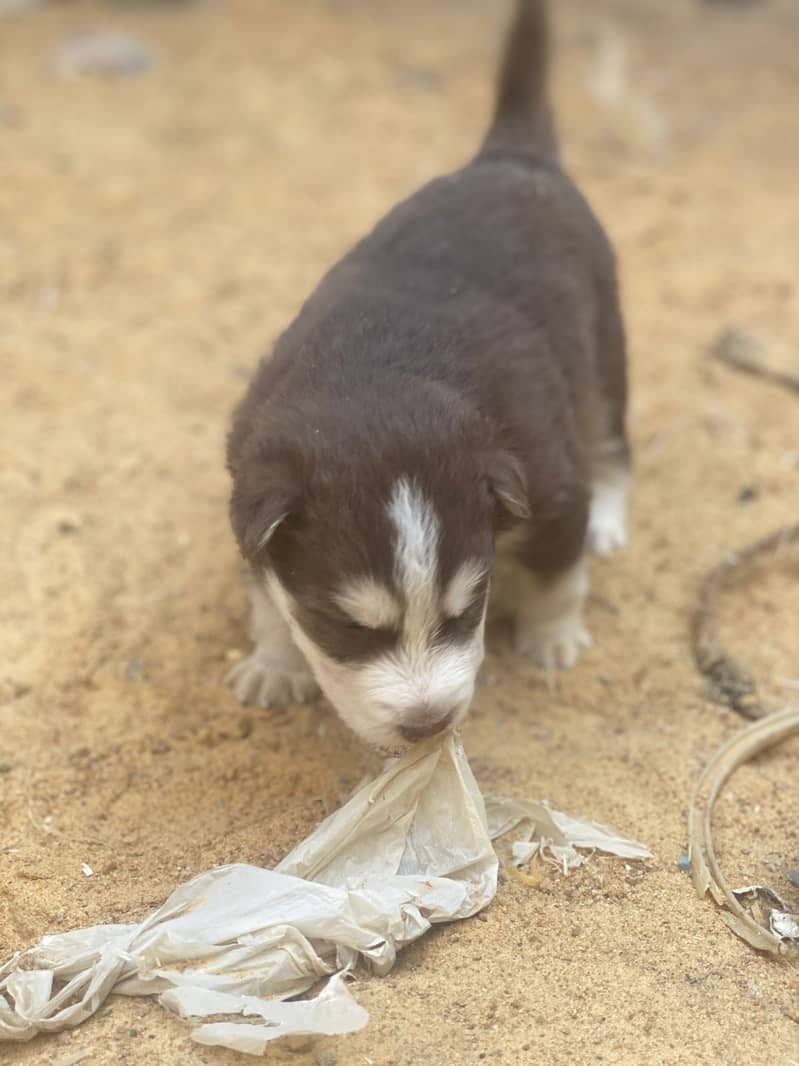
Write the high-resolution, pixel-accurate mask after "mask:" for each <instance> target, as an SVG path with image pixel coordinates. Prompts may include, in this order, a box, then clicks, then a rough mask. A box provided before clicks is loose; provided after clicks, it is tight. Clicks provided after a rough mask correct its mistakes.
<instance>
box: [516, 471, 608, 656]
mask: <svg viewBox="0 0 799 1066" xmlns="http://www.w3.org/2000/svg"><path fill="white" fill-rule="evenodd" d="M530 483H531V484H534V483H533V481H532V478H531V479H530ZM542 484H543V482H542ZM588 507H589V487H588V476H587V472H586V471H585V470H584V469H583V468H582V467H579V468H577V467H575V468H574V469H572V470H571V471H568V472H567V474H564V476H563V477H562V478H560V479H559V480H558V481H557V482H556V483H554V484H550V486H549V491H548V492H547V494H546V495H544V496H541V497H540V498H539V499H538V500H537V501H535V502H533V504H532V505H531V508H530V509H531V513H532V517H531V519H530V521H529V522H525V523H524V524H522V525H519V526H517V527H516V528H515V529H514V530H512V531H510V532H509V533H508V534H505V535H504V537H500V539H499V540H498V542H497V566H496V571H497V576H498V577H499V578H500V592H501V594H502V595H503V599H504V600H505V602H506V604H507V606H508V607H510V610H511V612H512V614H513V616H514V617H515V622H516V632H515V648H516V651H517V652H519V653H521V654H523V655H528V656H530V657H531V658H532V659H533V660H534V661H535V662H536V663H537V664H538V665H539V666H541V667H543V668H544V669H547V670H552V669H555V668H557V667H561V668H564V669H568V668H569V667H572V666H574V664H575V662H576V661H577V658H578V656H579V654H580V651H581V649H582V648H587V647H590V644H591V637H590V636H589V634H588V631H587V629H586V628H585V626H584V625H583V605H584V603H585V598H586V596H587V594H588V562H587V558H586V554H585V538H586V526H587V522H588ZM509 579H510V580H509ZM509 593H510V595H509Z"/></svg>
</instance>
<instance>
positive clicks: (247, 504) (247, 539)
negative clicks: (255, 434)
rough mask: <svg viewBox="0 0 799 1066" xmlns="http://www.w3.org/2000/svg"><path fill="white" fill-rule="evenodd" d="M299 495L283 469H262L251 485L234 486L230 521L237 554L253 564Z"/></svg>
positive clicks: (297, 503) (290, 511)
mask: <svg viewBox="0 0 799 1066" xmlns="http://www.w3.org/2000/svg"><path fill="white" fill-rule="evenodd" d="M298 506H299V493H298V491H297V488H296V484H295V483H294V480H293V478H292V477H291V474H290V473H289V471H288V470H287V469H286V468H285V467H281V466H276V467H274V468H269V467H267V468H264V469H262V470H260V471H259V476H258V478H257V481H256V482H255V483H254V484H252V485H247V486H246V487H245V486H243V485H234V488H233V495H232V497H231V500H230V521H231V525H232V526H233V532H234V533H235V534H236V540H237V541H238V542H239V549H240V550H241V554H242V555H243V556H244V558H245V559H246V560H247V561H248V562H254V561H255V560H256V559H257V558H258V556H259V555H261V553H262V552H263V551H264V549H265V548H266V547H267V546H268V544H269V542H270V540H271V539H272V537H273V536H274V534H275V533H276V531H277V530H278V528H279V526H280V524H281V523H282V522H283V521H285V519H286V518H288V516H289V515H290V514H292V513H293V512H295V511H296V510H297V508H298Z"/></svg>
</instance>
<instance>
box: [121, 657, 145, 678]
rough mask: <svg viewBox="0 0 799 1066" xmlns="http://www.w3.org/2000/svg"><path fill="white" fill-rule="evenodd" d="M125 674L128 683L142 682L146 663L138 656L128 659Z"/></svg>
mask: <svg viewBox="0 0 799 1066" xmlns="http://www.w3.org/2000/svg"><path fill="white" fill-rule="evenodd" d="M125 673H126V675H127V678H128V681H141V679H142V678H143V677H144V663H143V662H142V661H141V659H139V658H138V656H136V655H134V656H132V658H130V659H128V664H127V666H126V667H125Z"/></svg>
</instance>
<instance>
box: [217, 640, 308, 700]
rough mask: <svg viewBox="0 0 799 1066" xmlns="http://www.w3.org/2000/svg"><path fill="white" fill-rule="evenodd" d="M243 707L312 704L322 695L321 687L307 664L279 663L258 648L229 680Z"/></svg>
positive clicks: (228, 676)
mask: <svg viewBox="0 0 799 1066" xmlns="http://www.w3.org/2000/svg"><path fill="white" fill-rule="evenodd" d="M225 681H226V682H227V684H228V685H230V687H231V688H232V689H233V691H234V692H235V694H236V699H237V700H238V701H239V703H243V704H254V705H255V706H257V707H285V706H286V705H287V704H290V703H309V702H310V701H311V700H313V699H315V698H316V697H317V696H318V695H319V686H318V685H317V683H316V681H315V680H314V678H313V675H312V674H311V672H310V670H309V669H308V668H307V667H306V666H305V665H303V664H296V665H295V664H293V663H292V664H291V665H289V666H286V664H285V663H279V662H276V661H275V659H274V658H270V657H269V656H268V655H265V654H264V653H263V652H261V651H259V650H258V649H257V648H256V650H255V651H254V652H253V653H252V655H248V656H247V658H246V659H242V660H241V662H240V663H236V665H235V666H234V667H233V669H232V670H231V671H230V673H229V674H228V675H227V677H226V678H225Z"/></svg>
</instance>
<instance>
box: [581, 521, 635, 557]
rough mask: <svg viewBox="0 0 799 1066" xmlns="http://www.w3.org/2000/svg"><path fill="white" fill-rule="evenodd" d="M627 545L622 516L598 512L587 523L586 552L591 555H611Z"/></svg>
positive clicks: (625, 529)
mask: <svg viewBox="0 0 799 1066" xmlns="http://www.w3.org/2000/svg"><path fill="white" fill-rule="evenodd" d="M626 545H627V528H626V523H625V521H624V518H623V516H621V515H619V514H612V513H609V512H602V511H600V512H599V513H597V514H592V515H591V519H590V521H589V523H588V550H589V551H590V552H591V553H592V554H593V555H612V554H613V553H614V552H617V551H621V549H622V548H624V547H626Z"/></svg>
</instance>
